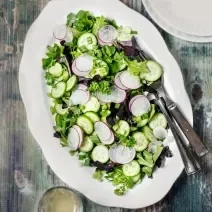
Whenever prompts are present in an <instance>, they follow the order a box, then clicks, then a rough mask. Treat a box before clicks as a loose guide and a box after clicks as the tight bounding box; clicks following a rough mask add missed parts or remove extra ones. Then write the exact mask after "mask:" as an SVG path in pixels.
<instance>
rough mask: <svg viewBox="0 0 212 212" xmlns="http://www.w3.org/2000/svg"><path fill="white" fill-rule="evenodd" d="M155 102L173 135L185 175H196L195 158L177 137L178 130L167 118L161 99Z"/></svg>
mask: <svg viewBox="0 0 212 212" xmlns="http://www.w3.org/2000/svg"><path fill="white" fill-rule="evenodd" d="M156 102H157V104H158V106H159V107H160V109H161V111H162V112H163V114H164V115H165V117H166V119H167V121H168V124H169V127H170V129H171V131H172V133H173V136H174V139H175V141H176V143H177V146H178V149H179V151H180V155H181V158H182V160H183V163H184V166H185V170H186V173H187V174H188V175H190V174H194V173H196V172H197V171H199V170H200V165H199V163H198V161H197V159H196V157H195V156H194V155H193V153H192V152H191V150H190V149H189V147H188V146H186V144H185V142H184V141H182V140H181V138H180V137H179V136H180V135H179V134H178V133H177V132H178V130H177V129H176V128H177V127H176V125H175V124H173V121H172V119H171V117H170V116H169V114H168V112H167V110H166V107H165V106H164V104H163V101H162V100H161V99H157V100H156Z"/></svg>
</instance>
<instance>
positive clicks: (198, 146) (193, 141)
mask: <svg viewBox="0 0 212 212" xmlns="http://www.w3.org/2000/svg"><path fill="white" fill-rule="evenodd" d="M151 88H153V90H151V92H152V91H153V92H157V93H159V95H160V96H161V97H163V99H164V101H165V104H166V107H167V108H168V110H169V112H170V114H171V115H172V116H173V117H174V119H175V120H176V122H177V124H178V125H179V127H180V128H181V130H182V132H183V134H184V135H185V136H186V138H187V139H188V141H189V143H190V145H191V146H192V148H193V150H194V151H195V152H196V154H197V155H198V156H199V157H201V156H204V155H206V154H207V153H208V150H207V148H206V146H205V145H204V144H203V142H202V141H201V140H200V139H199V137H198V136H197V134H196V133H195V132H194V130H193V128H192V127H191V125H190V124H189V122H188V121H187V120H186V118H185V116H184V115H183V114H182V112H181V111H180V109H179V108H178V106H177V104H176V103H175V102H173V101H172V100H171V98H170V97H169V96H168V94H167V93H166V91H165V89H164V86H163V77H162V78H160V79H159V80H158V81H155V82H153V83H152V84H151V85H150V89H151Z"/></svg>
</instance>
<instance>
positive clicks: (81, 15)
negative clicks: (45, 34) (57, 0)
mask: <svg viewBox="0 0 212 212" xmlns="http://www.w3.org/2000/svg"><path fill="white" fill-rule="evenodd" d="M93 24H94V17H93V16H91V15H90V13H89V11H84V10H80V11H79V12H78V13H77V14H76V15H75V14H73V13H70V14H69V15H68V16H67V21H66V25H67V26H69V27H72V28H73V29H74V30H75V33H74V34H75V35H76V34H77V33H79V32H86V31H89V30H92V27H93Z"/></svg>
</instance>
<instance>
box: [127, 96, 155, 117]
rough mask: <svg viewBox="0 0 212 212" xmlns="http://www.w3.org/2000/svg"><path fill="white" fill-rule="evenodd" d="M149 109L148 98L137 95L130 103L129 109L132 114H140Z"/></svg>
mask: <svg viewBox="0 0 212 212" xmlns="http://www.w3.org/2000/svg"><path fill="white" fill-rule="evenodd" d="M150 109H151V105H150V102H149V100H148V99H147V98H146V97H145V96H142V95H141V96H139V97H138V98H136V99H135V100H134V101H133V103H132V104H131V107H130V111H131V113H132V114H133V115H134V116H141V115H143V114H145V113H148V112H149V111H150Z"/></svg>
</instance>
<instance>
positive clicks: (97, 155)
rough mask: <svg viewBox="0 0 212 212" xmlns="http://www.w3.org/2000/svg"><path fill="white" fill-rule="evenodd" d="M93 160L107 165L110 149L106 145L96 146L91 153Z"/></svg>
mask: <svg viewBox="0 0 212 212" xmlns="http://www.w3.org/2000/svg"><path fill="white" fill-rule="evenodd" d="M91 158H92V160H93V161H94V162H95V161H99V162H100V163H106V162H107V161H108V160H109V151H108V148H107V147H106V146H104V145H98V146H96V147H95V148H94V149H93V151H92V153H91Z"/></svg>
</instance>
